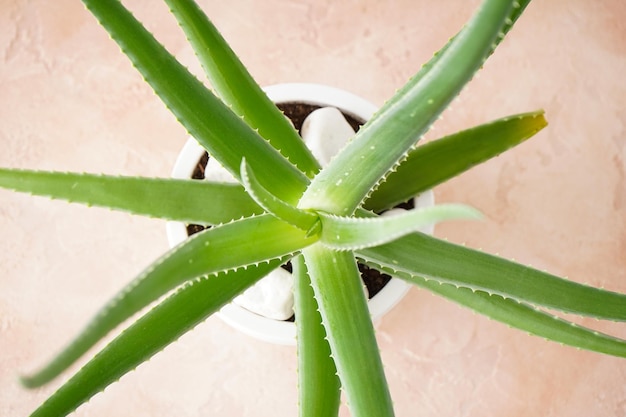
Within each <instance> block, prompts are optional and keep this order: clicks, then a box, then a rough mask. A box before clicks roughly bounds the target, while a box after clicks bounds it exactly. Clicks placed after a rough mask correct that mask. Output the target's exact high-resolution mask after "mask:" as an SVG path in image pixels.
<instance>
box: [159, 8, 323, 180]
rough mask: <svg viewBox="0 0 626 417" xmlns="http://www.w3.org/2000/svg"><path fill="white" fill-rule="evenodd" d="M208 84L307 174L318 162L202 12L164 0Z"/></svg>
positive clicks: (316, 169)
mask: <svg viewBox="0 0 626 417" xmlns="http://www.w3.org/2000/svg"><path fill="white" fill-rule="evenodd" d="M166 3H167V4H168V5H169V7H170V10H171V11H172V13H173V15H174V16H175V17H176V19H177V20H178V22H179V24H180V27H181V28H182V29H183V30H184V31H185V34H186V35H187V39H189V42H190V44H191V45H192V47H193V49H194V51H195V53H196V56H197V57H198V59H199V61H200V63H201V64H202V67H203V68H204V71H205V73H206V75H207V77H208V78H209V80H210V82H211V85H212V86H213V87H214V88H215V90H216V91H217V92H218V94H219V96H220V97H221V98H222V99H223V100H224V101H225V102H226V103H228V104H229V105H230V106H231V108H232V109H233V111H234V112H235V113H237V114H238V115H240V116H242V117H243V119H244V120H245V121H246V123H248V124H249V125H250V126H252V127H253V128H255V129H258V131H259V133H260V134H261V136H263V137H264V138H266V139H267V140H268V141H269V142H270V143H271V144H272V146H273V147H274V148H276V149H278V150H279V151H280V152H281V153H282V154H283V155H284V156H285V157H287V158H288V159H289V160H290V161H291V162H292V163H293V164H294V165H296V166H297V167H298V168H299V169H300V170H301V171H302V172H304V173H306V174H307V175H308V176H309V177H313V175H315V173H317V171H319V164H318V163H317V160H316V159H315V158H314V157H313V155H312V154H311V151H309V149H308V148H307V147H306V145H305V144H304V142H303V141H302V139H301V138H300V136H299V135H298V132H297V131H296V130H295V129H294V128H293V126H292V125H291V123H290V122H289V121H288V120H287V119H286V118H285V116H284V115H283V113H282V112H281V111H280V110H279V109H278V108H277V107H276V106H275V105H274V103H272V101H271V100H270V99H269V98H268V97H267V95H266V94H265V92H263V90H262V89H261V87H259V85H258V84H257V83H256V81H254V79H253V78H252V76H251V75H250V73H249V72H248V70H247V69H246V68H245V67H244V65H243V64H242V63H241V61H240V60H239V58H238V57H237V56H236V55H235V54H234V53H233V51H232V50H231V48H230V46H229V45H228V44H227V43H226V41H225V40H224V38H223V37H222V35H221V34H220V33H219V32H218V30H217V29H216V28H215V26H214V25H213V23H212V22H211V21H210V20H209V19H208V17H207V16H206V14H205V13H204V12H203V11H202V9H200V7H198V5H197V4H196V3H195V2H194V1H192V0H166Z"/></svg>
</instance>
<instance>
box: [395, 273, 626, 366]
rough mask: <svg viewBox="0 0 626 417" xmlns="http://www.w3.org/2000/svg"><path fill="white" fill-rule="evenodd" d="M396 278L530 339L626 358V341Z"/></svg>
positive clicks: (448, 288) (485, 297)
mask: <svg viewBox="0 0 626 417" xmlns="http://www.w3.org/2000/svg"><path fill="white" fill-rule="evenodd" d="M383 271H384V272H387V273H392V271H391V270H390V269H389V268H383ZM394 275H395V276H397V277H399V278H404V279H406V280H407V281H410V282H411V283H413V284H415V285H418V286H420V287H422V288H425V289H427V290H429V291H432V292H433V293H435V294H437V295H440V296H442V297H445V298H447V299H449V300H451V301H454V302H456V303H458V304H461V305H463V306H465V307H469V308H471V309H472V310H474V311H476V312H477V313H481V314H484V315H485V316H487V317H489V318H491V319H493V320H497V321H499V322H502V323H504V324H507V325H509V326H511V327H514V328H517V329H519V330H523V331H525V332H527V333H529V334H531V335H534V336H539V337H543V338H545V339H547V340H551V341H553V342H558V343H563V344H565V345H568V346H573V347H576V348H580V349H586V350H590V351H593V352H598V353H604V354H607V355H613V356H618V357H622V358H624V357H626V340H623V339H619V338H616V337H613V336H609V335H607V334H603V333H600V332H597V331H595V330H592V329H588V328H585V327H582V326H579V325H577V324H575V323H572V322H570V321H568V320H564V319H562V318H560V317H556V316H554V315H551V314H549V313H547V312H545V311H541V310H539V309H538V308H536V307H533V306H531V305H528V304H526V303H520V302H518V301H516V300H512V299H506V298H502V297H501V296H498V295H489V294H488V293H486V292H484V291H472V290H470V289H468V288H458V287H455V286H454V285H451V284H442V283H441V282H438V281H435V280H426V279H424V278H421V277H419V276H409V275H406V274H402V273H401V274H394Z"/></svg>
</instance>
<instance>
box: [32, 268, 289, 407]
mask: <svg viewBox="0 0 626 417" xmlns="http://www.w3.org/2000/svg"><path fill="white" fill-rule="evenodd" d="M281 262H282V261H280V260H278V261H271V262H269V263H267V264H263V265H256V266H251V267H249V268H247V269H239V270H237V271H229V272H227V273H220V274H219V275H216V276H211V277H209V278H206V277H203V278H199V279H197V280H194V281H189V282H187V283H186V284H185V285H184V286H182V287H181V288H179V289H178V290H176V291H175V292H174V293H173V294H172V295H170V296H169V297H168V298H166V299H165V300H164V301H163V302H161V303H160V304H159V305H157V306H156V307H155V308H153V309H152V310H150V311H149V312H148V313H146V315H144V316H143V317H141V318H140V319H139V320H137V321H136V322H135V323H133V324H132V325H131V326H130V327H129V328H128V329H126V330H124V331H123V332H122V333H121V334H120V335H119V336H117V337H116V338H115V339H114V340H113V341H112V342H111V343H109V344H108V345H107V346H106V347H105V348H104V349H102V351H100V352H99V353H98V354H96V356H95V357H94V358H93V359H91V360H90V361H89V362H88V363H87V364H86V365H85V366H84V367H83V368H82V369H80V370H79V371H78V372H77V373H76V374H75V375H74V376H73V377H72V378H71V379H69V380H68V381H67V382H66V383H64V384H63V386H62V387H61V388H60V389H59V390H58V391H56V392H55V393H54V394H53V395H52V396H51V397H50V398H48V399H47V400H46V401H45V402H44V403H43V404H42V405H41V406H40V407H39V408H38V409H37V410H35V412H33V414H32V415H31V417H44V416H48V417H58V416H64V415H66V414H69V413H70V412H72V411H73V410H75V409H76V408H77V407H78V406H79V405H80V404H82V403H84V402H86V401H87V400H89V398H91V397H92V396H94V395H95V394H97V393H98V392H100V391H102V390H104V388H106V387H107V386H108V385H110V384H112V383H113V382H116V381H117V380H118V379H119V378H120V377H122V376H123V375H124V374H126V373H127V372H129V371H131V370H133V369H135V367H137V366H138V365H139V364H141V363H143V362H145V361H147V360H148V359H150V357H152V356H153V355H154V354H156V353H157V352H159V351H161V350H162V349H163V348H164V347H166V346H167V345H169V344H170V343H172V342H174V341H176V340H177V339H178V338H179V337H180V336H182V335H183V334H184V333H186V332H188V331H189V330H192V329H193V328H194V327H195V326H196V325H197V324H199V323H201V322H202V321H203V320H205V319H206V318H207V317H208V316H210V315H211V314H213V313H215V312H216V311H217V310H219V309H220V308H221V307H222V306H223V305H224V304H226V303H228V302H229V301H230V300H232V299H233V298H234V297H235V296H236V295H237V294H239V293H241V292H243V291H244V290H245V289H246V288H248V287H250V286H251V285H252V284H254V283H255V282H256V281H257V280H259V279H260V278H261V277H263V276H264V275H266V274H267V273H269V272H270V271H271V270H272V269H274V268H276V267H278V266H279V265H280V263H281Z"/></svg>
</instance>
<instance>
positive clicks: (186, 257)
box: [23, 215, 315, 387]
mask: <svg viewBox="0 0 626 417" xmlns="http://www.w3.org/2000/svg"><path fill="white" fill-rule="evenodd" d="M314 241H315V240H314V239H313V238H307V237H305V232H303V231H302V230H300V229H297V228H295V227H293V226H290V225H289V224H287V223H284V222H282V221H280V220H277V219H276V218H274V217H273V216H270V215H261V216H257V217H252V218H247V219H243V220H239V221H235V222H232V223H228V224H225V225H223V226H216V227H212V228H210V229H206V230H204V231H202V232H200V233H197V234H195V235H193V236H192V237H191V238H189V239H187V240H185V241H184V242H183V243H181V244H180V245H179V246H177V247H175V248H174V249H172V250H170V251H169V252H168V253H166V254H165V255H164V256H163V257H161V258H160V259H158V260H157V261H156V262H154V263H153V264H152V265H150V266H149V267H148V268H147V269H146V270H145V271H144V272H143V273H141V274H140V275H139V276H138V277H137V278H135V279H134V280H133V281H132V282H131V283H130V284H128V285H127V286H126V287H125V288H124V289H122V290H121V291H120V292H119V293H118V294H117V296H116V297H114V298H113V300H111V301H110V302H109V303H107V304H106V305H105V306H104V307H103V308H102V310H101V311H100V312H99V313H98V314H97V315H96V316H95V317H94V318H93V319H92V321H91V322H90V323H89V324H88V325H87V327H86V328H85V329H84V330H83V331H82V332H81V333H80V334H79V335H78V336H77V337H76V339H74V341H72V342H71V343H70V345H69V346H67V347H66V348H65V349H64V350H63V351H61V353H59V354H58V355H57V356H56V357H55V358H54V359H53V360H52V361H51V362H50V363H49V364H48V365H47V366H45V367H44V368H43V369H41V370H40V371H38V372H37V373H35V374H34V375H30V376H26V377H24V378H23V382H24V385H26V386H28V387H36V386H40V385H42V384H45V383H46V382H48V381H50V380H51V379H53V378H54V377H56V376H57V375H58V374H59V373H61V372H63V371H64V370H65V369H66V368H67V367H68V366H70V365H71V364H72V363H74V362H75V361H76V360H77V359H78V358H79V357H80V356H81V355H83V354H84V353H85V352H86V351H87V350H88V349H89V348H91V347H92V346H93V345H94V344H95V343H96V342H98V341H99V340H100V339H102V338H103V337H104V336H105V335H106V334H107V333H108V332H110V331H111V330H113V329H114V328H115V327H117V326H118V325H119V324H121V323H122V322H123V321H124V320H126V319H127V318H129V317H130V316H132V315H133V314H135V313H136V312H138V311H139V310H141V309H142V308H144V307H146V306H148V305H149V304H150V303H151V302H153V301H155V300H157V299H158V298H159V297H160V296H162V295H164V294H166V293H167V292H169V291H170V290H172V289H174V288H176V287H177V286H179V285H182V284H184V283H185V282H186V281H189V280H192V279H194V278H197V277H199V276H204V275H208V274H214V273H218V272H222V271H227V270H231V269H236V268H243V267H249V266H252V265H256V264H258V263H261V262H267V261H270V260H272V259H277V258H282V257H284V256H286V255H290V254H292V253H294V252H296V251H298V250H300V249H302V248H303V247H305V246H306V245H308V244H311V243H313V242H314Z"/></svg>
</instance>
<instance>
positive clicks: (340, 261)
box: [302, 244, 393, 417]
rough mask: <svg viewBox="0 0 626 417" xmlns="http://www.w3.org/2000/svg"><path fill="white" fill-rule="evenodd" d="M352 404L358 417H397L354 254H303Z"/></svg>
mask: <svg viewBox="0 0 626 417" xmlns="http://www.w3.org/2000/svg"><path fill="white" fill-rule="evenodd" d="M302 254H303V255H304V260H305V263H306V267H307V270H308V271H309V276H310V277H311V284H312V286H313V290H314V292H315V298H316V300H317V303H318V306H319V308H320V313H321V315H322V323H323V324H324V328H325V329H326V334H327V337H328V342H329V344H330V348H331V352H332V354H333V359H334V361H335V365H336V366H337V371H338V372H339V379H340V381H341V386H342V387H343V389H344V391H345V392H346V396H347V400H348V406H349V407H350V411H351V412H352V415H353V416H355V417H363V416H380V417H384V416H393V406H392V402H391V396H390V394H389V389H388V387H387V381H386V379H385V374H384V372H383V366H382V362H381V358H380V354H379V351H378V345H377V344H376V338H375V337H374V327H373V325H372V320H371V318H370V314H369V310H368V308H367V300H366V299H365V295H364V293H363V287H362V286H363V284H362V282H361V277H360V275H359V271H358V268H357V264H356V261H355V259H354V256H353V254H352V253H351V252H338V251H334V250H331V249H328V248H326V247H324V246H322V245H320V244H315V245H311V246H309V247H307V248H306V249H304V250H303V251H302Z"/></svg>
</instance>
